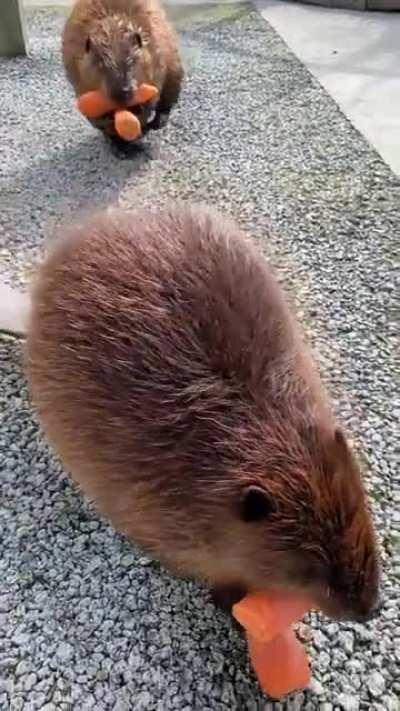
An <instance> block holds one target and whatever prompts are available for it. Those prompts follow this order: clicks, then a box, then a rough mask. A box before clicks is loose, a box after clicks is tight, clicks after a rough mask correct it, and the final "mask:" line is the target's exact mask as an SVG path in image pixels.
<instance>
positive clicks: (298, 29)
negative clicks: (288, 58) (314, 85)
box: [257, 0, 400, 175]
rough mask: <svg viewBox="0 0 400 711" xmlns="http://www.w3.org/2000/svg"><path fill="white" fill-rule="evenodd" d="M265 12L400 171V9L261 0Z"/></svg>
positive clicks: (317, 76)
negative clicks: (366, 9)
mask: <svg viewBox="0 0 400 711" xmlns="http://www.w3.org/2000/svg"><path fill="white" fill-rule="evenodd" d="M257 5H258V8H259V9H260V11H261V13H262V15H263V17H264V18H265V19H266V20H268V22H270V24H271V25H272V26H273V27H274V28H275V29H276V30H277V31H278V32H279V34H280V35H281V37H282V38H283V39H284V40H285V42H286V43H287V44H288V45H289V47H290V49H292V50H293V51H294V52H295V53H296V54H297V56H298V57H299V59H301V61H302V62H304V63H305V64H306V66H307V67H308V69H309V70H310V71H311V72H312V73H313V74H314V76H315V77H316V78H317V79H318V81H320V83H321V84H322V85H323V87H324V88H325V89H326V90H327V91H328V92H329V94H330V95H331V96H332V97H333V98H334V99H335V101H336V102H337V103H338V104H339V106H340V108H341V109H342V110H343V111H344V113H345V114H346V116H347V117H348V118H349V119H350V121H352V123H353V124H354V125H355V126H356V128H357V129H358V130H359V131H361V132H362V133H363V135H364V136H365V137H366V138H367V140H368V141H369V142H370V143H371V144H372V145H373V146H374V147H375V148H376V150H377V151H378V152H379V153H380V154H381V156H382V157H383V158H384V160H385V161H386V162H387V163H388V164H389V165H390V167H391V168H392V170H393V171H394V172H395V173H397V174H398V175H399V174H400V73H399V67H400V39H399V38H400V13H399V14H393V13H390V14H386V13H357V12H351V11H348V10H333V9H328V8H317V7H314V6H306V5H300V4H299V3H289V2H282V0H260V1H259V2H258V3H257Z"/></svg>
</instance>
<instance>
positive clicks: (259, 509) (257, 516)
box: [240, 485, 276, 523]
mask: <svg viewBox="0 0 400 711" xmlns="http://www.w3.org/2000/svg"><path fill="white" fill-rule="evenodd" d="M275 511H276V506H275V503H274V501H273V500H272V499H271V497H270V496H269V495H268V494H267V492H266V491H265V490H264V489H263V488H262V487H261V486H254V485H252V486H249V487H247V489H245V490H244V492H243V494H242V498H241V501H240V518H241V519H242V521H244V522H245V523H252V522H253V521H262V520H263V519H266V518H268V517H269V516H270V515H271V514H273V513H274V512H275Z"/></svg>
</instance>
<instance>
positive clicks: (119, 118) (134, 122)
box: [114, 109, 142, 141]
mask: <svg viewBox="0 0 400 711" xmlns="http://www.w3.org/2000/svg"><path fill="white" fill-rule="evenodd" d="M114 126H115V130H116V132H117V133H118V135H119V136H120V137H121V138H123V139H124V140H125V141H134V140H135V139H136V138H139V136H140V135H141V133H142V128H141V125H140V121H139V119H138V118H137V116H134V114H132V113H131V112H130V111H126V110H125V109H121V110H118V111H116V112H115V116H114Z"/></svg>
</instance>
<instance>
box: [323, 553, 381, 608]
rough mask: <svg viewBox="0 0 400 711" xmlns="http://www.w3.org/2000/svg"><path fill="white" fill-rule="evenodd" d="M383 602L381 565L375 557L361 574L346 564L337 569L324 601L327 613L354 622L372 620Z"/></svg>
mask: <svg viewBox="0 0 400 711" xmlns="http://www.w3.org/2000/svg"><path fill="white" fill-rule="evenodd" d="M381 606H382V600H381V587H380V566H379V561H378V559H377V558H375V557H373V559H372V560H371V561H370V563H369V565H366V566H365V568H363V569H361V570H360V571H359V573H358V575H355V574H354V572H353V571H352V570H346V568H342V569H341V570H335V571H334V572H333V573H332V577H331V579H330V586H329V590H328V595H327V597H326V598H325V599H324V600H323V601H322V605H321V607H322V610H323V611H324V612H326V614H327V615H329V616H331V617H335V618H337V619H339V620H348V621H350V622H368V621H369V620H371V619H373V618H374V617H376V616H377V615H378V614H379V611H380V609H381Z"/></svg>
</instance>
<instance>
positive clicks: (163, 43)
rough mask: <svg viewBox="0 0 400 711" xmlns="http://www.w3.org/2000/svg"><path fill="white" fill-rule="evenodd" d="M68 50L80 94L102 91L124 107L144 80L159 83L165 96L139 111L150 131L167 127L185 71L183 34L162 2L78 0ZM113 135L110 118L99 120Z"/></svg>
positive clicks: (65, 52) (67, 38)
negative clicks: (179, 40)
mask: <svg viewBox="0 0 400 711" xmlns="http://www.w3.org/2000/svg"><path fill="white" fill-rule="evenodd" d="M62 51H63V59H64V65H65V69H66V73H67V76H68V78H69V80H70V82H71V84H72V86H73V88H74V91H75V94H76V95H77V96H80V95H81V94H83V93H85V92H87V91H91V90H92V89H102V90H103V91H104V92H105V93H106V94H107V95H108V96H109V97H110V98H112V99H114V100H115V101H117V102H119V103H120V104H122V105H125V104H128V103H129V99H130V98H131V96H132V91H133V90H134V89H135V88H137V86H138V85H140V84H142V83H143V82H146V83H150V84H153V85H155V86H156V87H157V88H158V89H159V92H160V98H159V101H158V103H157V104H156V106H155V112H156V113H155V117H154V119H153V121H152V122H151V123H150V124H147V123H146V122H147V119H148V117H149V112H150V110H151V109H152V105H150V104H149V105H146V107H145V108H142V109H141V110H140V109H138V110H137V111H136V110H135V113H137V115H138V116H139V118H140V119H141V122H142V129H143V131H144V132H145V131H146V130H148V128H149V127H150V128H160V126H161V125H165V122H166V120H167V118H168V116H169V113H170V111H171V109H172V108H173V106H174V105H175V104H176V102H177V101H178V98H179V94H180V90H181V84H182V79H183V69H182V65H181V61H180V57H179V52H178V45H177V38H176V35H175V32H174V30H173V28H172V26H171V24H170V23H169V21H168V19H167V17H166V14H165V12H164V10H163V8H162V7H161V5H160V3H159V1H158V0H77V1H76V3H75V5H74V7H73V9H72V12H71V15H70V17H69V19H68V21H67V23H66V25H65V28H64V32H63V38H62ZM92 123H94V125H96V126H97V128H99V129H101V130H103V131H105V132H106V133H107V134H109V135H113V134H114V133H115V132H114V129H113V122H112V119H111V117H110V116H106V117H103V118H102V119H98V120H96V121H94V122H92Z"/></svg>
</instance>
